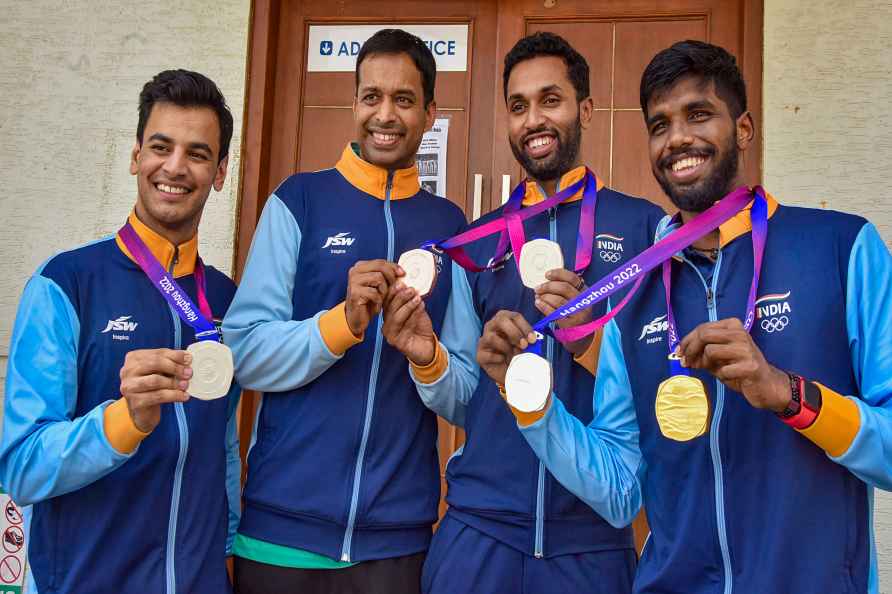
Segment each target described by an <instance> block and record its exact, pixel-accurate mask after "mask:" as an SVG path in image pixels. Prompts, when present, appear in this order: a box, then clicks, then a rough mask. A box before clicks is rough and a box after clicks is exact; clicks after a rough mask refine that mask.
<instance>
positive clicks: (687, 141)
mask: <svg viewBox="0 0 892 594" xmlns="http://www.w3.org/2000/svg"><path fill="white" fill-rule="evenodd" d="M693 143H694V137H693V136H692V135H691V132H690V129H689V128H688V126H687V122H685V121H679V122H672V123H670V124H669V131H668V133H667V136H666V146H667V148H668V149H669V150H670V151H676V150H678V149H680V148H682V147H685V146H689V145H691V144H693Z"/></svg>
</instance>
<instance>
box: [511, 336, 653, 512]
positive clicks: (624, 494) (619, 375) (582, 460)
mask: <svg viewBox="0 0 892 594" xmlns="http://www.w3.org/2000/svg"><path fill="white" fill-rule="evenodd" d="M593 406H594V414H595V416H594V418H593V419H592V422H591V423H589V424H588V425H584V424H583V423H582V421H580V420H579V419H578V418H576V417H575V416H574V415H572V414H571V413H570V412H568V411H567V409H566V408H565V407H564V405H563V403H562V402H561V401H560V399H558V398H557V397H556V396H555V395H554V394H553V395H552V397H551V405H550V406H549V408H548V411H547V412H546V413H545V415H544V416H543V417H542V418H541V419H539V420H538V421H536V422H535V423H533V424H531V425H529V426H526V427H520V432H521V434H523V436H524V437H525V438H526V440H527V443H529V444H530V447H532V448H533V451H534V452H535V453H536V455H537V456H538V457H539V459H540V460H542V462H544V463H545V466H546V467H547V468H548V470H549V472H551V474H553V475H554V477H555V478H556V479H557V480H558V481H559V482H560V483H561V484H562V485H563V486H564V487H565V488H567V489H568V490H569V491H570V492H571V493H573V494H574V495H576V496H577V497H579V498H580V499H582V500H583V501H585V502H586V503H587V504H588V505H589V506H590V507H591V508H592V509H594V510H595V511H596V512H598V514H600V515H601V517H603V518H604V519H605V520H607V521H608V522H610V524H611V525H613V526H615V527H617V528H621V527H623V526H627V525H629V524H630V523H631V522H632V520H634V519H635V515H636V514H637V513H638V510H639V509H640V508H641V485H640V483H639V480H638V475H639V474H640V473H641V472H642V470H643V469H642V468H641V465H642V459H641V452H640V450H639V449H638V420H637V417H636V415H635V406H634V401H633V400H632V392H631V387H630V382H629V375H628V371H627V370H626V363H625V359H624V357H623V351H622V342H621V340H620V331H619V327H618V326H617V325H616V322H615V321H610V322H609V323H608V324H607V326H605V328H604V335H603V337H602V339H601V352H600V355H599V358H598V370H597V375H596V377H595V392H594V402H593Z"/></svg>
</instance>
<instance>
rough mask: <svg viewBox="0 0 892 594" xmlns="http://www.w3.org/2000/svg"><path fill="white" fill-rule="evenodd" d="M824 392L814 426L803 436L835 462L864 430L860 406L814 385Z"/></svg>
mask: <svg viewBox="0 0 892 594" xmlns="http://www.w3.org/2000/svg"><path fill="white" fill-rule="evenodd" d="M815 385H817V386H818V388H819V389H820V390H821V398H822V403H821V410H820V412H819V413H818V418H816V419H815V422H814V423H812V424H811V426H809V427H806V428H805V429H803V430H801V431H800V433H802V435H804V436H805V437H807V438H808V439H810V440H811V441H812V442H814V443H815V445H817V446H818V447H820V448H821V449H822V450H824V451H826V452H827V453H828V454H830V455H831V456H833V457H834V458H836V457H838V456H842V455H843V454H845V453H846V452H847V451H848V449H849V447H850V446H851V445H852V442H853V441H855V436H857V435H858V431H859V430H860V429H861V413H860V411H859V410H858V405H857V404H855V403H854V402H853V401H852V400H850V399H849V398H846V397H845V396H842V395H841V394H838V393H836V392H834V391H833V390H831V389H830V388H828V387H826V386H823V385H821V384H819V383H818V382H815Z"/></svg>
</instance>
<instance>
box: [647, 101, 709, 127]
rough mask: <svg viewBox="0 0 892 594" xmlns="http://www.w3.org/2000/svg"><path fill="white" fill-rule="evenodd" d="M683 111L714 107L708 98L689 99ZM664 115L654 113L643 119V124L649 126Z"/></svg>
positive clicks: (662, 118) (664, 117)
mask: <svg viewBox="0 0 892 594" xmlns="http://www.w3.org/2000/svg"><path fill="white" fill-rule="evenodd" d="M684 109H685V111H694V110H695V109H715V104H714V103H713V102H712V101H709V100H708V99H698V100H696V101H691V102H690V103H686V104H685V106H684ZM665 119H666V116H665V115H663V114H662V113H656V114H654V115H652V116H650V117H648V118H647V120H645V122H644V124H645V126H647V127H648V128H650V127H651V126H652V125H653V124H655V123H657V122H658V121H659V120H665Z"/></svg>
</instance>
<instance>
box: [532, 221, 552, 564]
mask: <svg viewBox="0 0 892 594" xmlns="http://www.w3.org/2000/svg"><path fill="white" fill-rule="evenodd" d="M548 238H549V239H550V240H551V241H557V209H556V208H549V209H548ZM545 345H546V355H547V358H548V364H549V366H553V365H554V339H553V338H552V337H551V336H548V337H546V339H545ZM544 540H545V464H544V463H543V462H542V461H541V460H540V461H539V480H538V483H537V485H536V543H535V549H534V551H533V555H534V556H535V557H536V558H537V559H541V558H542V556H543V554H544V548H545V546H544Z"/></svg>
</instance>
